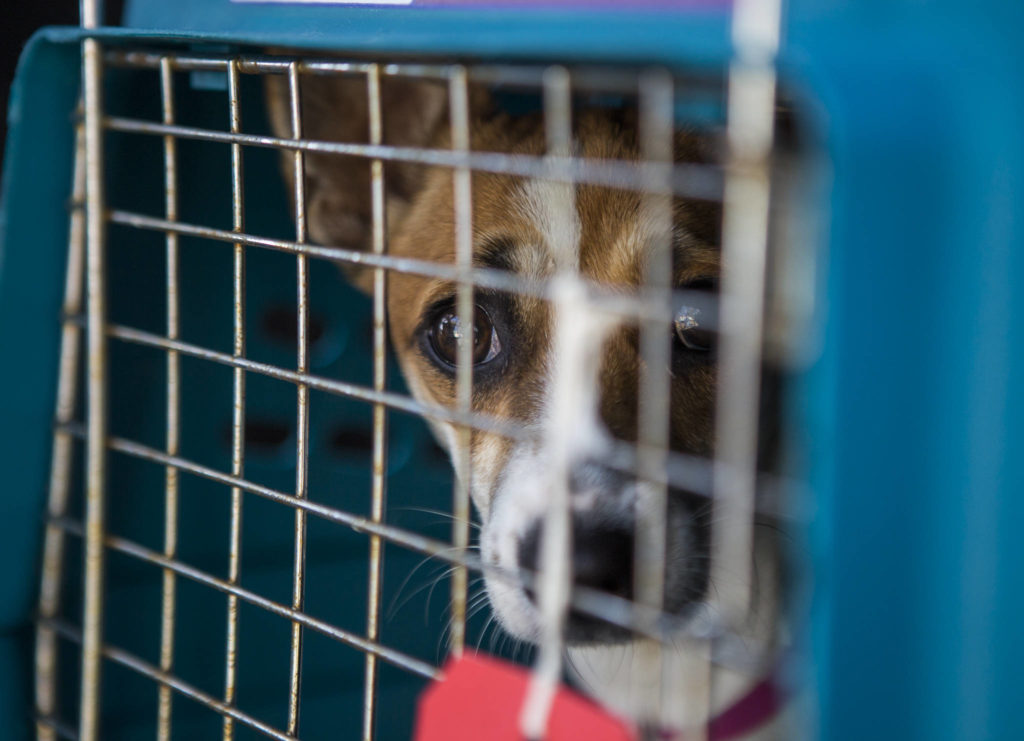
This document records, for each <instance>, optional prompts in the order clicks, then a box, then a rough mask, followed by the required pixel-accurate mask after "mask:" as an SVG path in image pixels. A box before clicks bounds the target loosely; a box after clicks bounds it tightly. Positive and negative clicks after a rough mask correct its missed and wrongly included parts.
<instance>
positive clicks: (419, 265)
mask: <svg viewBox="0 0 1024 741" xmlns="http://www.w3.org/2000/svg"><path fill="white" fill-rule="evenodd" d="M107 218H108V219H109V220H110V221H111V222H112V223H115V224H121V225H123V226H130V227H134V228H136V229H146V230H150V231H158V232H164V233H166V232H172V233H175V234H181V235H185V236H190V237H200V238H203V239H213V240H216V241H219V242H230V243H232V244H234V243H236V242H240V243H241V244H244V245H246V246H248V247H262V248H265V249H271V250H276V251H278V252H287V253H288V254H293V255H295V254H301V255H308V256H310V257H317V258H322V259H325V260H334V261H338V262H345V263H352V264H354V265H361V266H365V267H369V268H385V269H387V270H392V271H394V272H396V273H408V274H411V275H420V276H423V277H425V278H436V279H438V280H447V281H451V282H453V283H458V282H463V281H464V282H468V283H470V284H472V285H474V286H476V287H478V288H486V289H489V290H493V291H502V292H507V293H516V294H519V295H522V296H530V297H532V298H538V299H542V300H545V301H550V300H552V293H551V288H550V286H549V285H548V281H546V280H536V279H530V278H523V277H521V276H518V275H516V274H514V273H510V272H509V271H506V270H497V269H494V268H479V267H475V268H473V269H472V270H469V271H468V272H467V271H462V270H459V269H458V267H457V266H455V265H454V264H445V263H437V262H432V261H430V260H418V259H416V258H411V257H395V256H392V255H375V254H373V253H372V252H362V251H360V250H353V249H348V248H345V247H324V246H322V245H314V244H308V243H306V242H293V241H290V240H287V239H275V238H273V237H260V236H257V235H254V234H245V233H238V232H233V231H229V230H227V229H216V228H214V227H208V226H202V225H199V224H188V223H185V222H181V221H168V220H167V219H161V218H157V217H154V216H147V215H145V214H139V213H134V212H131V211H120V210H113V211H110V212H109V213H108V214H107ZM578 280H579V281H580V283H582V284H583V285H584V287H585V288H586V289H587V290H588V291H589V292H590V305H591V307H592V308H593V310H594V311H600V312H601V313H603V314H608V315H611V316H618V317H622V318H624V319H636V320H645V321H657V320H664V321H666V322H668V321H671V319H672V317H666V316H665V312H664V311H662V310H661V308H660V303H655V300H654V298H655V297H654V295H653V294H651V293H650V292H649V291H646V290H645V289H642V288H641V289H632V290H631V291H630V293H629V294H624V293H623V290H624V288H629V287H623V286H618V287H616V286H612V285H609V284H607V283H600V282H598V281H594V280H588V279H586V278H584V277H580V278H578ZM658 300H659V301H661V300H662V298H661V296H658ZM672 300H673V305H683V304H685V305H687V306H692V307H694V308H696V309H700V310H701V312H702V314H701V328H702V329H714V328H715V326H716V319H715V317H716V315H717V311H716V306H717V303H718V302H717V300H716V299H714V298H713V297H709V296H708V294H707V293H706V292H703V291H691V290H686V289H675V290H673V291H672Z"/></svg>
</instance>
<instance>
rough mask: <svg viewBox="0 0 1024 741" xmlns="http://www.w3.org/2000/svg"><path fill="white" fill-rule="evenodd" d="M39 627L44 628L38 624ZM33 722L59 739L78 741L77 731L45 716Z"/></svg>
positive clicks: (37, 717) (39, 716)
mask: <svg viewBox="0 0 1024 741" xmlns="http://www.w3.org/2000/svg"><path fill="white" fill-rule="evenodd" d="M40 627H44V626H43V625H42V624H41V623H40ZM54 632H56V631H54ZM35 721H36V726H40V725H42V726H46V727H47V728H49V729H51V730H52V731H53V732H54V733H56V734H57V735H58V736H60V737H61V738H67V739H71V741H78V731H76V730H75V729H74V728H72V727H71V726H69V725H67V724H66V723H62V722H61V721H59V720H57V719H56V718H51V717H49V716H46V715H37V716H36V717H35Z"/></svg>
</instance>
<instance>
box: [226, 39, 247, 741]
mask: <svg viewBox="0 0 1024 741" xmlns="http://www.w3.org/2000/svg"><path fill="white" fill-rule="evenodd" d="M228 98H229V119H230V127H231V133H233V134H237V133H239V132H240V131H241V111H240V106H239V98H238V61H237V60H235V59H232V60H231V61H230V62H229V63H228ZM231 224H232V230H233V231H235V232H236V233H239V234H241V233H242V232H243V231H244V229H245V211H244V208H243V192H242V145H241V144H239V143H238V142H233V143H232V144H231ZM233 273H234V276H233V278H234V279H233V283H234V285H233V301H234V349H233V354H234V357H236V358H242V357H244V355H245V250H244V245H243V244H242V243H241V242H235V243H234V271H233ZM232 404H233V411H232V418H231V474H232V475H233V476H242V475H243V471H244V465H243V455H244V452H245V451H244V439H245V438H244V428H245V371H244V370H243V369H242V368H235V369H234V384H233V394H232ZM229 538H230V540H229V545H228V582H229V583H231V584H238V575H239V567H240V557H241V554H240V551H241V547H242V490H241V489H240V488H238V487H237V486H235V487H232V488H231V530H230V535H229ZM237 649H238V597H236V596H235V595H233V594H230V595H228V626H227V641H226V660H225V672H224V673H225V677H224V702H225V703H226V704H227V705H233V704H234V702H235V664H236V658H237V656H236V652H237ZM223 737H224V740H225V741H229V740H230V739H232V738H233V737H234V722H233V721H232V719H231V718H230V717H227V716H225V718H224V735H223Z"/></svg>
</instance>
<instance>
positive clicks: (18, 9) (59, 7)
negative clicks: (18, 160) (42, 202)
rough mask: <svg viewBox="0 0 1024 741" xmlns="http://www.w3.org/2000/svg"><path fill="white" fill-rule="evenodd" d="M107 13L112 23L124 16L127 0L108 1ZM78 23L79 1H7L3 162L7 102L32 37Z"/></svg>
mask: <svg viewBox="0 0 1024 741" xmlns="http://www.w3.org/2000/svg"><path fill="white" fill-rule="evenodd" d="M105 5H106V8H105V12H104V16H105V18H106V20H107V23H108V24H116V23H117V22H118V20H119V19H120V18H121V10H122V7H123V5H124V0H107V1H106V3H105ZM75 25H78V0H40V1H38V2H14V1H13V0H12V2H6V3H4V4H3V23H2V24H0V111H2V112H3V115H2V116H0V162H3V154H4V147H5V146H6V144H7V101H8V94H9V93H10V89H11V82H12V81H13V80H14V70H15V68H16V67H17V66H18V57H19V56H20V55H21V50H22V47H24V46H25V42H26V41H28V39H29V37H30V36H32V34H33V33H35V32H36V30H37V29H39V28H41V27H42V26H75Z"/></svg>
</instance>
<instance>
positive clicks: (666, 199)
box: [633, 69, 675, 718]
mask: <svg viewBox="0 0 1024 741" xmlns="http://www.w3.org/2000/svg"><path fill="white" fill-rule="evenodd" d="M673 98H674V89H673V80H672V76H671V74H669V73H668V72H667V71H666V70H660V69H659V70H649V71H647V72H645V73H644V74H642V75H641V76H640V79H639V108H640V110H639V135H640V149H641V151H640V154H641V159H642V161H643V167H644V174H645V178H644V179H645V183H644V193H643V195H642V209H643V213H644V216H645V219H647V220H648V221H649V223H651V224H653V225H654V234H655V235H656V236H655V241H654V242H653V243H652V244H651V245H650V246H649V250H648V256H647V265H646V271H645V274H644V286H645V288H646V289H647V291H648V292H649V295H650V296H651V302H652V304H654V305H655V308H656V309H657V316H658V317H660V318H655V319H652V320H649V321H645V322H642V323H641V326H640V354H641V357H642V358H643V363H642V370H641V373H640V379H639V382H640V389H639V392H640V393H639V394H638V396H639V409H638V423H637V426H638V430H637V433H638V436H637V464H638V474H639V475H640V477H641V478H642V480H643V481H645V482H646V483H645V486H644V488H643V492H644V496H642V497H638V499H637V503H636V510H635V516H636V525H635V527H636V537H635V538H634V554H633V557H634V561H635V565H636V569H635V570H634V593H635V599H636V602H637V604H639V605H643V606H644V607H649V608H653V609H655V610H660V609H661V608H662V606H663V604H664V591H665V586H664V585H665V553H666V548H667V538H668V535H667V529H666V528H667V522H668V483H667V480H668V477H667V471H666V467H667V463H668V446H669V422H670V413H671V391H672V387H671V375H670V369H671V366H672V354H671V353H672V346H671V342H672V333H671V331H670V327H671V321H672V316H673V311H672V287H673V269H672V268H673V266H672V256H673V255H672V251H673V244H672V226H673V223H672V164H673V159H674V152H673V150H674V128H675V126H674V122H675V115H674V111H673V105H674V100H673ZM662 658H663V657H662V645H661V644H660V643H657V642H655V641H645V642H643V643H642V644H641V645H640V647H639V649H638V659H639V660H640V661H641V662H642V664H643V667H644V668H643V670H642V672H643V674H644V676H647V677H651V678H660V680H661V681H660V682H657V681H656V683H655V684H654V689H655V691H654V692H652V693H651V696H650V701H651V703H652V707H651V708H650V709H649V710H650V713H651V717H654V718H660V717H661V716H662V707H663V705H665V703H666V702H671V701H672V699H671V698H666V697H663V694H664V692H665V691H666V690H667V689H668V682H667V681H666V679H667V678H666V676H665V671H666V666H665V664H664V662H663V660H662Z"/></svg>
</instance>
